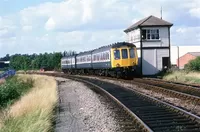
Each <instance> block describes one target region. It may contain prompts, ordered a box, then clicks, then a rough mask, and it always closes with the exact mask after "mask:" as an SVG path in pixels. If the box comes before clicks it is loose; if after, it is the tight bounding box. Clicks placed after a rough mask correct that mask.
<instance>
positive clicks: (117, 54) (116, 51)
mask: <svg viewBox="0 0 200 132" xmlns="http://www.w3.org/2000/svg"><path fill="white" fill-rule="evenodd" d="M114 56H115V60H119V59H120V51H119V50H114Z"/></svg>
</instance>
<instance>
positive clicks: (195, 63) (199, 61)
mask: <svg viewBox="0 0 200 132" xmlns="http://www.w3.org/2000/svg"><path fill="white" fill-rule="evenodd" d="M185 69H186V70H188V71H200V57H197V58H196V59H194V60H191V61H190V62H189V63H188V64H186V65H185Z"/></svg>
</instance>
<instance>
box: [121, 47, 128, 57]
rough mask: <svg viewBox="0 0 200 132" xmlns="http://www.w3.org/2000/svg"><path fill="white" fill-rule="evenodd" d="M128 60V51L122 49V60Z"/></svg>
mask: <svg viewBox="0 0 200 132" xmlns="http://www.w3.org/2000/svg"><path fill="white" fill-rule="evenodd" d="M127 58H128V51H127V49H122V59H127Z"/></svg>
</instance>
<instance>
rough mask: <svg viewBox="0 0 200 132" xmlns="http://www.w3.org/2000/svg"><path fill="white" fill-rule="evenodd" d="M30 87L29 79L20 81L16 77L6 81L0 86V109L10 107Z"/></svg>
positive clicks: (31, 82)
mask: <svg viewBox="0 0 200 132" xmlns="http://www.w3.org/2000/svg"><path fill="white" fill-rule="evenodd" d="M32 87H33V81H32V80H31V79H26V80H22V79H20V78H19V77H17V76H14V77H11V78H8V79H6V82H4V83H3V84H1V85H0V108H5V107H7V106H8V105H11V104H12V103H13V102H14V101H15V100H17V99H19V98H20V96H22V95H24V94H25V93H26V92H28V90H29V89H30V88H32Z"/></svg>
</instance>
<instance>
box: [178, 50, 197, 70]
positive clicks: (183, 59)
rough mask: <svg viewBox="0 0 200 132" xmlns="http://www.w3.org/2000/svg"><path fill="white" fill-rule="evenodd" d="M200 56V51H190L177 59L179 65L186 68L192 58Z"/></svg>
mask: <svg viewBox="0 0 200 132" xmlns="http://www.w3.org/2000/svg"><path fill="white" fill-rule="evenodd" d="M199 56H200V52H188V53H187V54H185V55H183V56H181V57H180V58H178V59H177V66H178V67H179V68H180V69H184V68H185V65H186V64H188V63H189V62H190V61H191V60H194V59H196V58H197V57H199Z"/></svg>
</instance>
